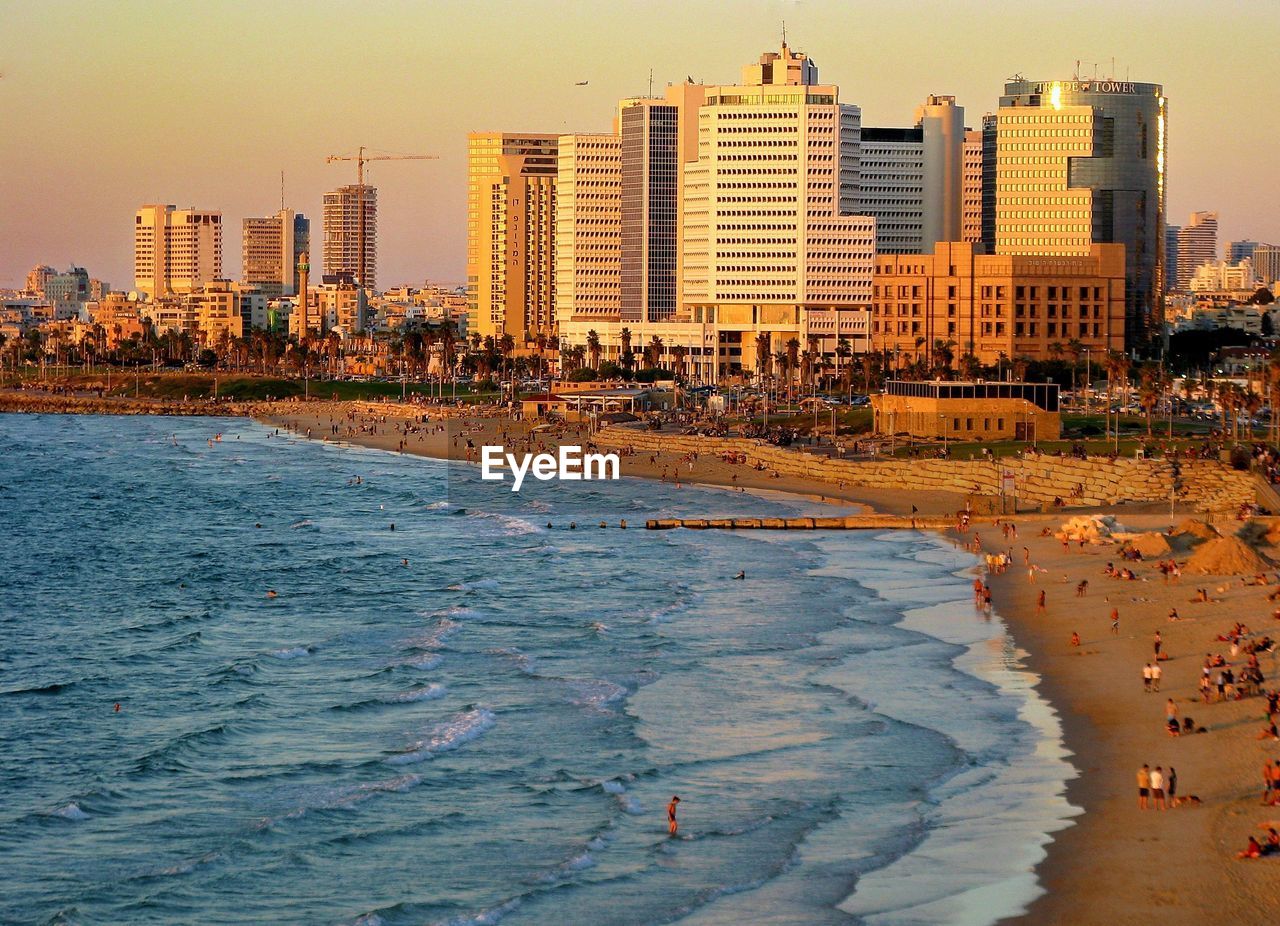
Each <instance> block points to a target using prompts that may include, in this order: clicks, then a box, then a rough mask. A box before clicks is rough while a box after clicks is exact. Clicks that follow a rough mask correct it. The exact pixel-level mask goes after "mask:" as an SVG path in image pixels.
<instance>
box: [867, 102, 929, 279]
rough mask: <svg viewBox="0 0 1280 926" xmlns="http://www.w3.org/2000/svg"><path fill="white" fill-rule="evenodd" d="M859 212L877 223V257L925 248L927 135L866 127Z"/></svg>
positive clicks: (909, 130) (914, 129) (916, 251)
mask: <svg viewBox="0 0 1280 926" xmlns="http://www.w3.org/2000/svg"><path fill="white" fill-rule="evenodd" d="M856 152H857V154H856V156H857V163H858V211H859V212H861V213H863V214H865V215H869V216H872V217H873V218H874V219H875V220H876V252H877V253H879V254H919V253H920V251H921V248H923V246H924V132H923V131H922V130H921V129H920V128H919V127H916V128H911V129H893V128H888V129H886V128H876V127H873V126H864V127H863V128H862V130H861V132H860V133H859V144H858V147H857V149H856Z"/></svg>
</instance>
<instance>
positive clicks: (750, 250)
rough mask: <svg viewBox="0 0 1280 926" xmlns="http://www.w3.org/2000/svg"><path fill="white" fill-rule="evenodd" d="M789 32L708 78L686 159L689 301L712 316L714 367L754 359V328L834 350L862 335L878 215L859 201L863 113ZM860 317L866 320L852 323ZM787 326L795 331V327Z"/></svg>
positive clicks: (697, 312) (695, 313)
mask: <svg viewBox="0 0 1280 926" xmlns="http://www.w3.org/2000/svg"><path fill="white" fill-rule="evenodd" d="M817 81H818V69H817V66H816V65H815V64H814V63H813V62H812V61H811V60H809V59H808V57H806V56H805V55H803V54H799V53H794V52H792V51H791V50H790V49H789V48H788V47H787V45H786V44H785V43H784V44H783V46H782V50H781V53H780V54H779V53H776V52H771V53H767V54H765V55H762V56H761V58H760V60H759V63H758V64H754V65H749V66H747V67H746V68H745V69H744V71H743V83H742V85H739V86H708V87H706V88H705V95H706V97H705V102H704V103H703V104H702V105H701V106H700V107H699V109H698V136H697V138H698V147H697V160H696V161H693V162H692V163H689V164H687V165H686V167H685V177H684V242H683V253H684V268H683V274H682V282H683V287H684V303H685V309H686V310H688V311H689V312H690V313H691V320H692V321H693V322H694V323H702V324H714V325H715V328H716V331H717V335H718V341H717V344H716V347H715V351H716V366H717V368H718V369H726V370H732V369H733V368H734V367H735V365H739V364H741V365H743V366H744V367H745V368H748V369H750V368H752V367H754V366H755V357H756V349H757V348H758V347H759V345H758V344H747V343H746V342H747V341H749V340H751V341H753V340H755V339H756V337H758V336H759V334H760V333H764V334H768V336H769V337H770V338H771V339H773V340H774V341H775V343H776V342H777V341H779V340H782V341H785V340H786V339H787V338H788V337H800V338H806V339H807V338H809V337H813V338H815V339H818V340H819V341H820V342H825V343H822V344H821V346H820V349H821V350H823V351H825V352H829V351H830V350H832V349H833V348H834V346H835V344H836V342H837V339H839V338H842V337H850V339H851V340H852V339H853V337H854V336H855V335H854V332H855V331H856V330H860V331H861V333H862V336H864V337H865V332H866V325H867V321H868V315H867V312H866V310H867V308H868V306H869V305H870V301H871V275H872V266H873V258H874V254H875V220H874V219H873V218H870V217H868V216H865V215H854V214H852V213H853V212H854V210H855V209H856V206H857V179H858V178H857V154H858V139H859V129H860V121H861V114H860V111H859V109H858V107H856V106H852V105H849V104H842V103H840V101H839V88H838V87H836V86H834V85H825V84H819V83H818V82H817ZM857 326H861V327H860V328H858V327H857ZM790 332H795V334H791V333H790Z"/></svg>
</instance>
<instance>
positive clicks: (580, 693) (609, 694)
mask: <svg viewBox="0 0 1280 926" xmlns="http://www.w3.org/2000/svg"><path fill="white" fill-rule="evenodd" d="M567 684H568V686H569V689H570V690H571V691H572V692H573V694H572V695H571V696H570V698H569V700H570V701H571V702H572V703H573V704H578V705H581V706H582V707H590V708H594V709H595V710H598V711H603V710H607V709H608V708H609V705H610V704H613V703H615V702H617V701H621V700H622V699H623V698H625V697H626V696H627V695H628V694H630V692H629V691H628V690H627V689H626V688H624V687H623V686H621V685H616V684H614V683H613V682H610V681H607V680H605V679H602V678H591V679H577V680H569V681H568V682H567Z"/></svg>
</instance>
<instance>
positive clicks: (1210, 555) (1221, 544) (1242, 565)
mask: <svg viewBox="0 0 1280 926" xmlns="http://www.w3.org/2000/svg"><path fill="white" fill-rule="evenodd" d="M1270 568H1271V563H1269V562H1268V561H1267V559H1266V558H1265V557H1263V556H1262V554H1260V553H1258V551H1256V550H1254V549H1253V548H1252V547H1251V546H1249V545H1248V544H1247V543H1245V542H1244V541H1243V540H1241V539H1240V538H1239V537H1217V538H1215V539H1213V540H1207V541H1205V542H1204V543H1203V544H1201V545H1200V546H1199V547H1198V548H1197V549H1196V551H1195V552H1194V553H1192V554H1191V558H1190V559H1188V560H1187V572H1193V573H1197V574H1199V575H1207V576H1233V575H1253V574H1254V573H1257V572H1264V571H1266V570H1267V569H1270Z"/></svg>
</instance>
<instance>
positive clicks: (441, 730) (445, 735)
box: [387, 707, 497, 765]
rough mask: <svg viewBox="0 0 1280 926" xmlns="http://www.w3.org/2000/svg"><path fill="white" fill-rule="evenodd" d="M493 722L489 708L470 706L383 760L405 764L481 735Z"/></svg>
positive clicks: (423, 758)
mask: <svg viewBox="0 0 1280 926" xmlns="http://www.w3.org/2000/svg"><path fill="white" fill-rule="evenodd" d="M496 722H497V721H496V718H495V717H494V716H493V712H492V711H490V710H486V709H485V708H483V707H477V708H474V709H472V710H469V711H467V712H466V713H463V714H459V715H457V716H456V717H454V718H452V719H450V720H447V721H444V722H443V723H439V724H436V726H434V727H433V728H432V729H431V731H430V732H429V733H428V734H427V735H426V736H425V737H423V738H422V739H420V740H418V741H417V742H415V743H414V744H413V745H412V746H410V747H409V749H407V750H406V751H404V752H402V753H400V754H399V755H395V756H392V757H391V758H389V759H387V762H388V764H390V765H408V764H410V763H414V762H422V761H423V760H425V759H430V758H432V757H433V756H438V755H440V754H441V753H445V752H450V751H452V750H454V749H457V748H458V747H459V746H462V745H464V744H465V743H469V742H471V741H472V740H474V739H477V738H478V737H481V736H484V734H485V733H487V732H488V731H489V730H490V729H491V728H492V727H493V725H494V723H496Z"/></svg>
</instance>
